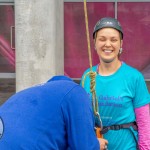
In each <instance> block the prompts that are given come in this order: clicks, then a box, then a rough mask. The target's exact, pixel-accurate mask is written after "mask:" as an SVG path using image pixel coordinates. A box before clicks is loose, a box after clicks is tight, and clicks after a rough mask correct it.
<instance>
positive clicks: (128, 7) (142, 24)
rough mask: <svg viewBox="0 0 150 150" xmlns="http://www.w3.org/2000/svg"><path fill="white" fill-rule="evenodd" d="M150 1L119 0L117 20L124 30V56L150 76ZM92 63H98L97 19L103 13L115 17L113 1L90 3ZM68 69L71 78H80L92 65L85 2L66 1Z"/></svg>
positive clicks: (65, 23) (147, 77) (66, 69)
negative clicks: (95, 27) (86, 28)
mask: <svg viewBox="0 0 150 150" xmlns="http://www.w3.org/2000/svg"><path fill="white" fill-rule="evenodd" d="M149 8H150V3H148V2H147V3H146V2H141V3H140V2H138V3H137V2H128V3H127V2H126V3H123V2H120V3H118V8H117V9H118V20H119V21H120V23H121V25H122V27H123V30H124V43H123V49H124V52H123V54H122V56H121V60H123V61H125V62H126V63H128V64H129V65H131V66H133V67H135V68H137V69H138V70H140V71H141V72H142V73H143V74H144V76H145V78H146V79H150V50H149V49H150V44H149V43H148V41H149V33H150V28H149V26H150V15H149V14H150V9H149ZM87 9H88V22H89V32H90V38H91V39H90V40H91V53H92V61H93V65H95V64H97V63H99V60H98V57H97V54H96V52H95V50H94V45H93V39H92V32H93V28H94V25H95V23H96V22H97V21H98V20H99V19H100V18H102V17H108V16H110V17H114V16H115V15H114V12H115V8H114V3H113V2H112V3H108V2H95V3H94V2H89V3H87ZM64 27H65V28H64V31H65V32H64V33H65V73H66V74H67V75H68V76H70V77H72V78H81V75H82V74H83V72H84V71H85V69H87V68H89V58H88V50H87V40H86V30H85V18H84V6H83V3H82V2H79V3H77V2H75V3H73V2H70V3H67V2H66V3H65V4H64Z"/></svg>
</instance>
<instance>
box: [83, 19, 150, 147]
mask: <svg viewBox="0 0 150 150" xmlns="http://www.w3.org/2000/svg"><path fill="white" fill-rule="evenodd" d="M120 35H121V36H120ZM93 39H94V45H95V49H96V52H97V54H98V57H99V64H98V65H95V66H93V67H92V69H91V68H89V69H87V70H86V71H85V72H84V74H83V76H82V80H81V82H82V83H84V84H82V85H83V87H84V89H85V90H86V91H87V93H88V94H89V95H90V98H91V100H93V99H92V91H93V89H92V90H91V85H92V82H93V78H92V77H91V76H90V75H89V74H90V72H94V73H95V77H94V80H95V86H94V87H95V89H94V90H95V93H96V96H97V99H98V106H99V108H98V110H99V114H100V116H101V120H102V123H103V129H102V131H101V133H103V137H104V138H105V139H107V140H108V149H111V150H112V149H117V150H122V149H131V148H132V150H137V148H141V147H143V148H144V149H150V144H149V143H150V138H149V134H150V129H149V128H148V129H147V128H146V127H147V126H149V125H150V121H149V119H146V118H149V117H150V116H149V113H148V112H149V103H150V95H149V93H148V89H147V87H146V83H145V81H144V77H143V75H142V73H141V72H139V71H138V70H137V69H135V68H133V67H131V66H129V65H128V64H127V63H125V62H124V61H121V60H120V57H119V56H120V55H121V52H122V45H123V30H122V27H121V24H120V23H119V21H118V20H116V19H115V18H110V17H106V18H102V19H100V20H99V21H98V22H97V24H96V25H95V27H94V31H93ZM106 97H107V98H110V99H109V100H108V99H106ZM115 98H120V100H119V101H118V100H115ZM92 102H93V101H92ZM145 106H146V107H145ZM93 110H94V107H93ZM141 110H142V111H141ZM141 115H142V116H143V115H145V116H144V117H143V119H142V118H141V117H140V116H141ZM95 118H96V117H95ZM107 118H109V119H107ZM110 118H111V119H110ZM137 118H138V119H137ZM143 122H144V126H143ZM97 124H98V123H97V119H95V125H97ZM137 126H138V128H139V129H140V130H137ZM127 129H128V130H127ZM145 129H146V134H145ZM114 130H115V132H114ZM104 131H107V132H104ZM122 135H124V136H122ZM143 135H144V136H143ZM114 137H115V138H114ZM125 137H128V138H125ZM138 138H139V139H138ZM114 139H115V140H114Z"/></svg>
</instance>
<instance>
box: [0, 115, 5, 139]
mask: <svg viewBox="0 0 150 150" xmlns="http://www.w3.org/2000/svg"><path fill="white" fill-rule="evenodd" d="M3 133H4V123H3V120H2V118H1V117H0V139H1V138H2V136H3Z"/></svg>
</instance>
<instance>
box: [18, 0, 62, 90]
mask: <svg viewBox="0 0 150 150" xmlns="http://www.w3.org/2000/svg"><path fill="white" fill-rule="evenodd" d="M63 6H64V3H63V0H15V36H16V91H20V90H22V89H25V88H27V87H30V86H32V85H35V84H38V83H43V82H45V81H47V80H48V79H49V78H50V77H52V76H53V75H59V74H64V22H63V21H64V16H63V14H64V10H63Z"/></svg>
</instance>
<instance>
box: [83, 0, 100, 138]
mask: <svg viewBox="0 0 150 150" xmlns="http://www.w3.org/2000/svg"><path fill="white" fill-rule="evenodd" d="M84 14H85V25H86V36H87V44H88V54H89V55H88V56H89V64H90V71H89V72H88V73H87V74H85V76H84V78H83V80H82V86H83V87H84V80H85V78H86V77H87V76H89V77H90V92H91V93H92V106H93V111H94V115H95V117H96V118H97V119H98V121H99V126H95V133H96V135H97V137H98V138H102V134H101V133H100V131H101V129H102V121H101V118H100V114H99V106H98V99H97V96H96V91H95V84H96V83H95V77H96V74H97V73H96V72H93V71H92V57H91V47H90V38H89V28H88V16H87V6H86V0H84Z"/></svg>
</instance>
